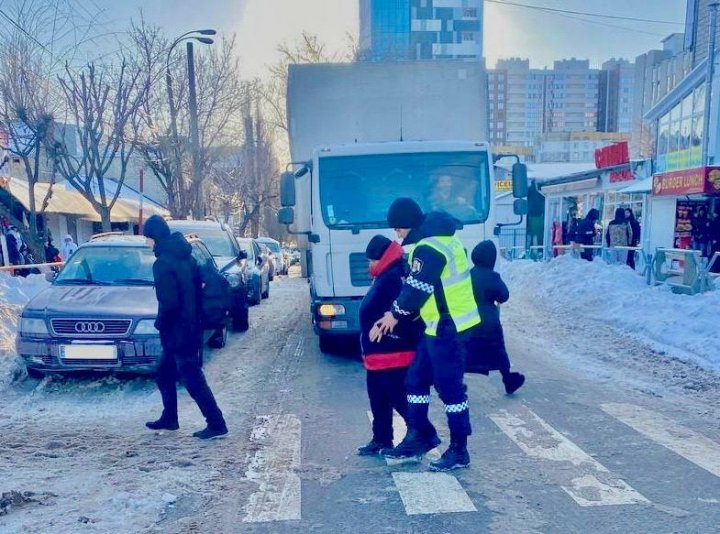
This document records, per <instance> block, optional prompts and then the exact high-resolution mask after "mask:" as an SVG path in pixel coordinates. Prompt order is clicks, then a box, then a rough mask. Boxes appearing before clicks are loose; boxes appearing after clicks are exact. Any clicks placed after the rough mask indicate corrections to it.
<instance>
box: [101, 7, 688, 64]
mask: <svg viewBox="0 0 720 534" xmlns="http://www.w3.org/2000/svg"><path fill="white" fill-rule="evenodd" d="M93 1H94V3H95V4H97V5H98V6H99V7H101V8H103V9H104V10H105V12H104V14H103V18H104V25H105V26H106V27H107V28H108V29H109V30H115V29H121V28H123V27H124V26H126V25H127V24H128V22H129V20H130V18H131V17H133V16H137V14H138V13H139V9H140V8H142V9H143V11H144V13H145V16H146V18H148V19H149V20H151V21H152V22H154V23H157V24H160V25H162V26H163V27H164V28H165V29H166V30H167V31H168V33H170V34H174V33H178V34H179V33H183V32H184V31H187V30H189V29H193V28H200V27H214V28H217V29H218V30H220V31H221V32H223V33H227V34H232V33H236V34H237V37H238V41H239V44H240V49H241V56H242V60H243V66H244V70H245V72H246V73H247V74H248V76H257V75H262V74H263V72H264V67H265V65H267V64H269V63H272V62H273V61H274V60H275V58H276V57H277V56H276V52H275V49H276V47H277V44H278V43H280V42H282V41H293V40H294V39H296V38H297V37H298V36H299V34H300V33H301V32H302V31H303V30H305V31H308V32H311V33H315V34H317V35H319V36H320V38H321V39H322V40H323V41H324V42H326V43H327V44H328V47H329V48H330V49H333V50H340V49H342V48H343V47H345V46H346V43H347V39H346V34H347V33H352V34H355V33H357V26H358V22H357V6H358V0H192V1H190V0H125V1H124V2H118V1H117V0H93ZM515 1H517V2H520V3H527V4H534V5H541V6H544V7H553V8H560V9H567V10H575V11H590V12H597V13H604V14H612V15H620V16H628V17H640V18H652V19H660V20H667V21H677V22H679V23H681V24H679V25H667V24H638V23H634V22H629V21H612V20H606V19H594V20H595V22H594V23H591V22H587V19H584V20H583V18H582V17H579V18H578V17H572V18H570V17H564V16H558V15H551V14H547V13H542V12H539V11H534V10H528V9H524V8H520V7H513V6H509V5H499V4H493V3H486V4H485V36H484V40H485V55H486V57H487V58H488V64H489V65H490V66H493V65H494V63H495V60H496V59H497V58H501V57H528V58H530V60H531V64H532V66H534V67H538V68H540V67H543V66H546V65H547V66H551V65H552V61H553V60H554V59H560V58H569V57H578V58H587V59H590V60H591V63H592V64H593V65H595V66H599V65H600V64H601V63H602V62H603V61H604V60H606V59H609V58H611V57H625V58H629V59H634V58H635V57H636V56H637V55H639V54H641V53H643V52H645V51H647V50H649V49H651V48H658V47H660V41H661V40H662V39H663V37H665V36H667V35H668V34H670V33H673V32H682V31H683V26H682V23H683V22H684V15H685V1H684V0H515Z"/></svg>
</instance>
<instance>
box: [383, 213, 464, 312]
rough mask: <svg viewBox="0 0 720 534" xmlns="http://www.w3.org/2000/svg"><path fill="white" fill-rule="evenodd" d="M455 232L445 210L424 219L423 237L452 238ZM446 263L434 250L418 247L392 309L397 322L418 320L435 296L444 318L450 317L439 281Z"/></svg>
mask: <svg viewBox="0 0 720 534" xmlns="http://www.w3.org/2000/svg"><path fill="white" fill-rule="evenodd" d="M455 230H456V225H455V220H454V219H453V218H452V216H450V215H449V214H447V213H445V212H442V211H433V212H430V213H428V214H427V216H426V217H425V221H424V222H423V224H422V226H421V227H420V234H421V235H422V237H423V238H426V237H442V236H453V235H455ZM445 263H446V261H445V256H443V255H442V254H441V253H439V252H438V251H436V250H435V249H433V248H430V247H429V246H426V245H422V244H420V245H418V246H416V247H415V252H414V255H413V262H412V264H411V265H410V273H409V274H408V276H407V278H406V279H405V283H404V284H403V287H402V291H401V292H400V295H399V296H398V298H397V299H396V300H395V302H394V303H393V306H392V313H393V316H395V318H396V319H398V320H400V321H402V320H407V319H411V318H414V317H416V316H417V315H418V314H419V313H420V309H421V308H422V307H423V305H424V304H425V302H427V300H428V299H429V298H430V296H431V295H433V294H434V295H435V299H436V301H437V305H438V309H439V310H440V313H441V315H442V314H447V304H446V300H445V295H444V293H443V289H442V283H441V282H440V275H441V274H442V272H443V269H445ZM448 317H449V316H448Z"/></svg>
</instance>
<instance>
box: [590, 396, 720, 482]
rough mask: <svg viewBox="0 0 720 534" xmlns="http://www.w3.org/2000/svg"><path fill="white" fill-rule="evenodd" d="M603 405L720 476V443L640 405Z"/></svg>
mask: <svg viewBox="0 0 720 534" xmlns="http://www.w3.org/2000/svg"><path fill="white" fill-rule="evenodd" d="M600 407H601V408H602V409H603V411H605V412H606V413H608V414H609V415H611V416H613V417H615V418H616V419H618V420H620V421H621V422H623V423H625V424H626V425H627V426H629V427H630V428H633V429H634V430H636V431H637V432H639V433H640V434H642V435H644V436H645V437H647V438H650V439H651V440H653V441H655V442H656V443H659V444H660V445H662V446H663V447H665V448H667V449H670V450H671V451H673V452H674V453H676V454H679V455H680V456H682V457H683V458H685V459H686V460H689V461H691V462H692V463H694V464H695V465H697V466H699V467H701V468H703V469H705V470H706V471H708V472H710V473H712V474H713V475H715V476H716V477H720V444H718V443H716V442H714V441H712V440H711V439H709V438H706V437H705V436H703V435H702V434H698V433H697V432H694V431H692V430H690V429H688V428H685V427H684V426H681V425H679V424H677V423H675V422H674V421H672V420H670V419H668V418H667V417H665V416H664V415H661V414H659V413H655V412H652V411H650V410H647V409H645V408H641V407H640V406H635V405H632V404H622V403H608V404H602V405H601V406H600Z"/></svg>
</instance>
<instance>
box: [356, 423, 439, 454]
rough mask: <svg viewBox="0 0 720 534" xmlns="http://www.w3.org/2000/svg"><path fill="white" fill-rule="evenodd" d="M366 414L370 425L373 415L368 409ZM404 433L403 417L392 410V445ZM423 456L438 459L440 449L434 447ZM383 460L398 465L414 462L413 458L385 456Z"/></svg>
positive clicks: (405, 428)
mask: <svg viewBox="0 0 720 534" xmlns="http://www.w3.org/2000/svg"><path fill="white" fill-rule="evenodd" d="M367 416H368V419H369V420H370V424H371V425H372V421H373V415H372V412H371V411H370V410H368V412H367ZM405 434H407V425H406V424H405V419H403V418H402V417H400V414H399V413H397V412H396V411H395V410H393V445H397V444H398V443H400V442H401V441H402V440H403V439H404V438H405ZM425 456H426V457H427V458H428V460H430V461H431V462H433V461H435V460H439V459H440V451H439V450H438V449H437V447H436V448H434V449H433V450H431V451H430V452H428V453H427V454H426V455H425ZM385 461H386V462H387V464H388V465H400V464H406V463H408V462H414V461H415V458H385Z"/></svg>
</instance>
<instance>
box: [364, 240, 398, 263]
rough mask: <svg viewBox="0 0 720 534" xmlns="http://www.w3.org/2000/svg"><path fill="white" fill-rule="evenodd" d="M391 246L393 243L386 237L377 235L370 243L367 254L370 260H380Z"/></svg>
mask: <svg viewBox="0 0 720 534" xmlns="http://www.w3.org/2000/svg"><path fill="white" fill-rule="evenodd" d="M391 244H392V241H390V240H389V239H388V238H387V237H385V236H384V235H376V236H375V237H373V238H372V239H371V240H370V243H368V246H367V249H365V254H366V255H367V257H368V259H369V260H379V259H380V258H382V255H383V254H385V251H386V250H387V249H388V247H389V246H390V245H391Z"/></svg>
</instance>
